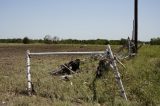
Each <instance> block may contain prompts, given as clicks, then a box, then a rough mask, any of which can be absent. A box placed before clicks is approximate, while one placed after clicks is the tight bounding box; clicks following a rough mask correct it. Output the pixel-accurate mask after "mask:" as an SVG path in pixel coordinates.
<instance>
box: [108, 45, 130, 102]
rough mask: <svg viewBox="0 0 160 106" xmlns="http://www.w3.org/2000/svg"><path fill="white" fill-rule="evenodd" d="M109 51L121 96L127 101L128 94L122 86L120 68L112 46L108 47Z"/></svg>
mask: <svg viewBox="0 0 160 106" xmlns="http://www.w3.org/2000/svg"><path fill="white" fill-rule="evenodd" d="M108 51H109V55H110V59H111V63H110V64H111V66H112V68H113V72H114V75H115V79H116V81H117V83H118V86H119V88H120V90H121V93H120V95H121V96H122V97H124V98H125V100H127V96H126V93H125V90H124V87H123V84H122V80H121V77H120V73H119V71H118V67H117V64H116V60H115V57H114V55H113V53H112V50H111V47H110V45H108Z"/></svg>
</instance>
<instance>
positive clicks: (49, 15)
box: [0, 0, 160, 41]
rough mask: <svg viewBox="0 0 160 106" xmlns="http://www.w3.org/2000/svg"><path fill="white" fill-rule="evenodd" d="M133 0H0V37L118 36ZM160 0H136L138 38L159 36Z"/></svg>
mask: <svg viewBox="0 0 160 106" xmlns="http://www.w3.org/2000/svg"><path fill="white" fill-rule="evenodd" d="M133 7H134V0H0V38H23V37H25V36H28V37H29V38H42V39H43V38H44V36H45V35H47V34H49V35H51V36H58V37H60V38H64V39H68V38H72V39H97V38H101V39H120V38H127V37H128V36H131V34H132V27H133V26H132V23H133V22H132V21H133V12H134V9H133ZM159 11H160V0H139V39H140V40H143V41H147V40H150V38H153V37H160V30H159V28H160V21H159V19H160V12H159Z"/></svg>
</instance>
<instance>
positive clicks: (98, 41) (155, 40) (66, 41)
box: [0, 35, 160, 45]
mask: <svg viewBox="0 0 160 106" xmlns="http://www.w3.org/2000/svg"><path fill="white" fill-rule="evenodd" d="M139 42H140V41H139ZM0 43H23V44H32V43H44V44H96V45H97V44H98V45H107V44H111V45H123V44H126V43H127V39H123V38H122V39H120V40H108V39H90V40H77V39H60V38H59V37H57V36H54V37H51V36H50V35H46V36H45V37H44V38H43V39H30V38H28V37H24V38H23V39H21V38H13V39H0ZM141 43H142V42H141ZM145 43H147V44H151V45H160V38H159V37H158V38H152V39H151V40H150V42H145Z"/></svg>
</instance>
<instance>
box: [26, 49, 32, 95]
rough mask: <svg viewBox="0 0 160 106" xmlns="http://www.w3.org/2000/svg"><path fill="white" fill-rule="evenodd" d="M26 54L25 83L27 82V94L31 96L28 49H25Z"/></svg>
mask: <svg viewBox="0 0 160 106" xmlns="http://www.w3.org/2000/svg"><path fill="white" fill-rule="evenodd" d="M26 56H27V69H26V73H27V83H28V87H27V90H28V95H29V96H31V95H32V82H31V73H30V51H29V50H27V52H26Z"/></svg>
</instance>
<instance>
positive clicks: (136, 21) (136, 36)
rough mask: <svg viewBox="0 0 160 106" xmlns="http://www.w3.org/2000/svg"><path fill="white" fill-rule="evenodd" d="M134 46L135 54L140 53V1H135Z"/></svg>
mask: <svg viewBox="0 0 160 106" xmlns="http://www.w3.org/2000/svg"><path fill="white" fill-rule="evenodd" d="M134 44H135V53H137V52H138V50H137V48H138V0H134Z"/></svg>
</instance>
